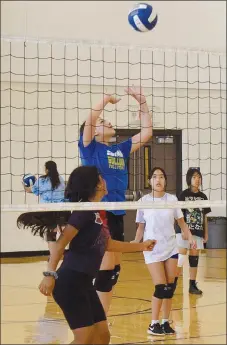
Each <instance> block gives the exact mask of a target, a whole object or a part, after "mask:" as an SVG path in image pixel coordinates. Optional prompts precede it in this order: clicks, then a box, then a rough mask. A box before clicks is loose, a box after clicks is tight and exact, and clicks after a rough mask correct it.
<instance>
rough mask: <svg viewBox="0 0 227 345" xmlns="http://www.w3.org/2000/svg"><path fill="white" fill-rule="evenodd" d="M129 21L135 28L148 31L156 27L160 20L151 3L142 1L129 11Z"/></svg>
mask: <svg viewBox="0 0 227 345" xmlns="http://www.w3.org/2000/svg"><path fill="white" fill-rule="evenodd" d="M128 21H129V24H130V25H131V26H132V27H133V29H134V30H136V31H139V32H147V31H150V30H152V29H154V27H155V26H156V24H157V21H158V16H157V14H156V13H155V12H154V11H153V8H152V6H151V5H148V4H145V3H140V4H137V5H136V6H134V8H133V9H132V10H131V11H130V12H129V14H128Z"/></svg>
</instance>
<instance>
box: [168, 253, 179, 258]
mask: <svg viewBox="0 0 227 345" xmlns="http://www.w3.org/2000/svg"><path fill="white" fill-rule="evenodd" d="M178 255H179V254H178V253H177V254H174V255H172V256H171V257H170V259H178Z"/></svg>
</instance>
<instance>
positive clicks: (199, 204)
mask: <svg viewBox="0 0 227 345" xmlns="http://www.w3.org/2000/svg"><path fill="white" fill-rule="evenodd" d="M208 207H210V208H211V209H213V208H225V209H226V200H223V201H210V200H198V201H174V202H168V203H167V202H163V201H156V200H155V201H149V202H140V201H131V202H130V201H126V202H76V203H73V202H70V203H69V202H66V203H52V204H51V203H49V204H36V205H28V204H24V205H2V206H1V211H2V212H23V213H24V212H48V211H88V210H89V211H98V210H106V211H111V210H112V211H113V210H137V209H173V208H180V209H192V208H208Z"/></svg>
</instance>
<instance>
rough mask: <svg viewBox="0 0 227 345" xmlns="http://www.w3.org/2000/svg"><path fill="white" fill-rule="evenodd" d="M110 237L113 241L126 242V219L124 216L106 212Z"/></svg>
mask: <svg viewBox="0 0 227 345" xmlns="http://www.w3.org/2000/svg"><path fill="white" fill-rule="evenodd" d="M106 216H107V220H108V227H109V230H110V235H111V238H112V239H113V240H116V241H121V242H124V219H123V217H124V216H123V215H115V214H113V213H112V212H106Z"/></svg>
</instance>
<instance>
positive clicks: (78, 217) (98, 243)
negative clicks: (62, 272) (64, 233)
mask: <svg viewBox="0 0 227 345" xmlns="http://www.w3.org/2000/svg"><path fill="white" fill-rule="evenodd" d="M68 224H70V225H72V226H73V227H74V228H76V229H77V230H79V232H78V234H77V235H76V236H75V237H74V238H73V239H72V241H71V242H70V244H69V250H68V251H66V252H65V255H64V259H63V263H62V265H61V266H62V267H67V268H70V269H72V270H75V271H77V272H83V273H86V274H88V275H90V276H92V277H95V276H96V274H97V272H98V271H99V268H100V266H101V262H102V258H103V256H104V254H105V251H106V248H107V243H108V239H109V237H110V234H109V230H108V227H107V225H106V224H104V222H103V221H102V219H101V217H100V214H99V212H98V211H97V212H96V211H74V212H73V213H72V215H71V216H70V218H69V220H68Z"/></svg>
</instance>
